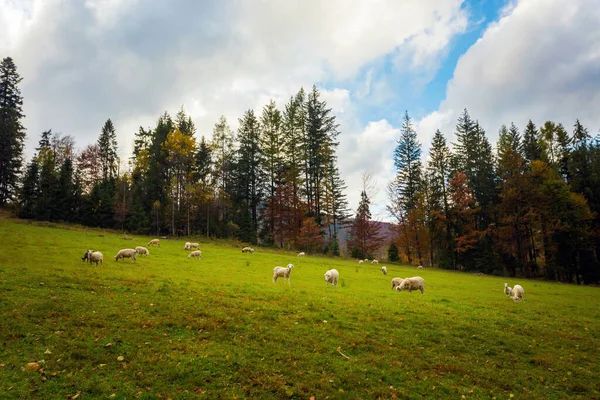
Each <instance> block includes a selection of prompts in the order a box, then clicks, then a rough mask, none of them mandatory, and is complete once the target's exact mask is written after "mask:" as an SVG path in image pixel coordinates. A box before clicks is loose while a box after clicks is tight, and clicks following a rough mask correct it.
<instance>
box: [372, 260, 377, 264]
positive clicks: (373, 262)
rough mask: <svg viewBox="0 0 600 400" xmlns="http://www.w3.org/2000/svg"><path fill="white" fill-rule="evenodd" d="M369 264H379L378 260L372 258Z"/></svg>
mask: <svg viewBox="0 0 600 400" xmlns="http://www.w3.org/2000/svg"><path fill="white" fill-rule="evenodd" d="M371 264H379V261H377V260H373V261H371Z"/></svg>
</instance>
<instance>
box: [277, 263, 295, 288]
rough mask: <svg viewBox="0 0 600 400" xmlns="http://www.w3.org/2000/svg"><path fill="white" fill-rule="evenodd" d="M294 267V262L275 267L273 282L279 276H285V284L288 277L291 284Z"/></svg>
mask: <svg viewBox="0 0 600 400" xmlns="http://www.w3.org/2000/svg"><path fill="white" fill-rule="evenodd" d="M292 268H294V265H293V264H288V265H287V267H286V268H283V267H280V266H277V267H275V268H273V283H275V282H277V278H279V277H280V276H283V283H284V284H285V281H286V279H287V282H288V284H290V285H291V283H290V275H291V273H292Z"/></svg>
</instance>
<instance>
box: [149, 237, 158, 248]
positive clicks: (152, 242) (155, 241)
mask: <svg viewBox="0 0 600 400" xmlns="http://www.w3.org/2000/svg"><path fill="white" fill-rule="evenodd" d="M153 245H157V246H158V247H160V239H152V240H151V241H149V242H148V244H147V245H146V246H153Z"/></svg>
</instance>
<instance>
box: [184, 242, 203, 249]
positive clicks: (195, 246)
mask: <svg viewBox="0 0 600 400" xmlns="http://www.w3.org/2000/svg"><path fill="white" fill-rule="evenodd" d="M183 249H184V250H192V249H200V243H190V242H186V243H185V245H184V246H183Z"/></svg>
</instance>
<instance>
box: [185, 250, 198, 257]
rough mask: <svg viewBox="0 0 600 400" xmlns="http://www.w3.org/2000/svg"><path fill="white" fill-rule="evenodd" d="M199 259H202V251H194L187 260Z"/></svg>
mask: <svg viewBox="0 0 600 400" xmlns="http://www.w3.org/2000/svg"><path fill="white" fill-rule="evenodd" d="M192 257H198V259H201V258H202V252H201V251H200V250H194V251H192V252H191V253H190V254H188V256H187V258H192Z"/></svg>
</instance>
